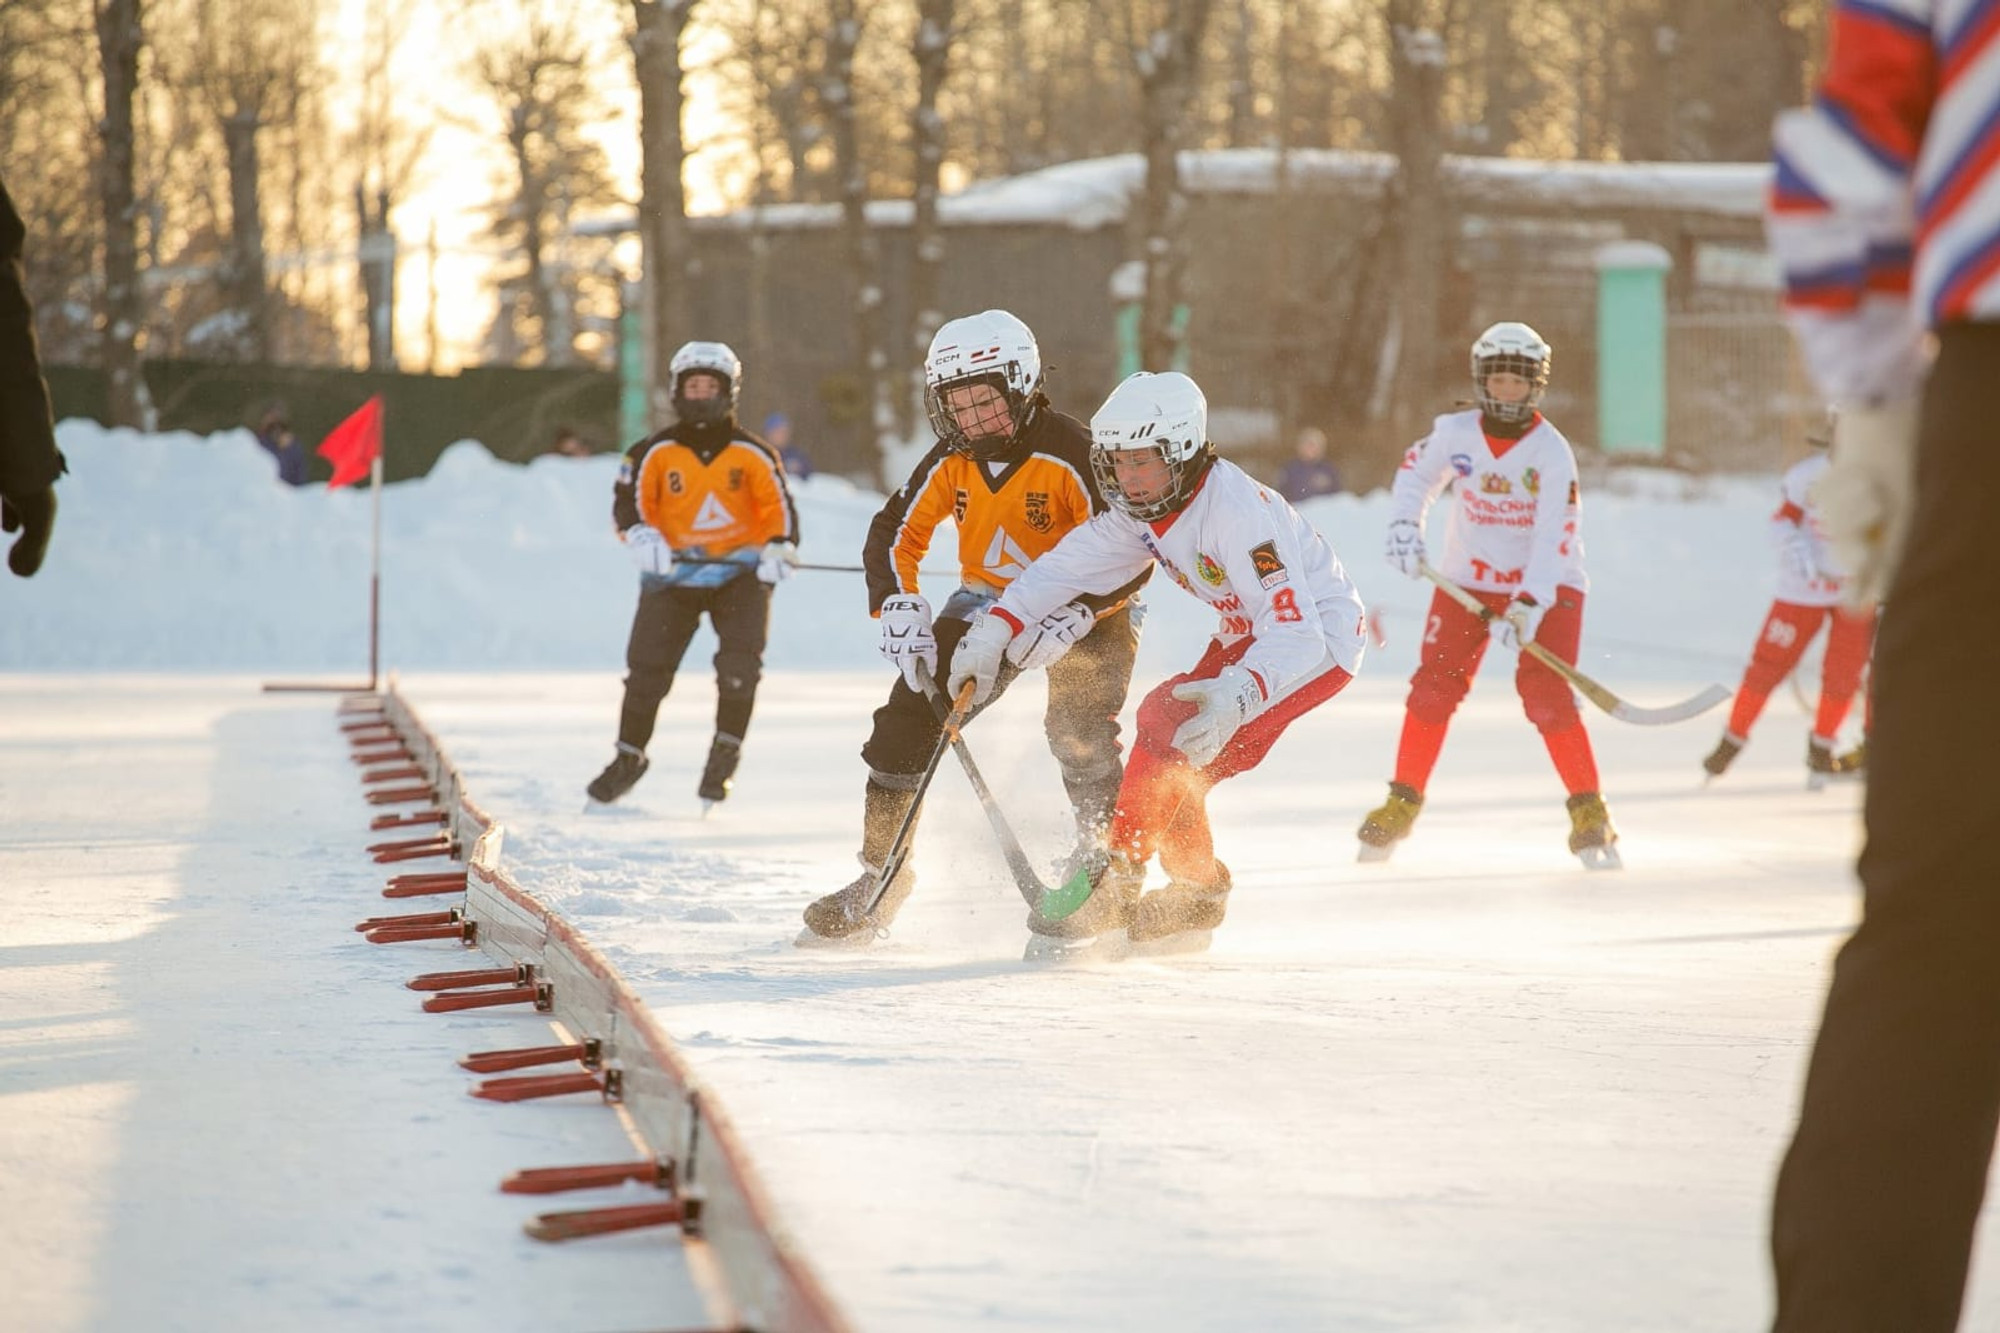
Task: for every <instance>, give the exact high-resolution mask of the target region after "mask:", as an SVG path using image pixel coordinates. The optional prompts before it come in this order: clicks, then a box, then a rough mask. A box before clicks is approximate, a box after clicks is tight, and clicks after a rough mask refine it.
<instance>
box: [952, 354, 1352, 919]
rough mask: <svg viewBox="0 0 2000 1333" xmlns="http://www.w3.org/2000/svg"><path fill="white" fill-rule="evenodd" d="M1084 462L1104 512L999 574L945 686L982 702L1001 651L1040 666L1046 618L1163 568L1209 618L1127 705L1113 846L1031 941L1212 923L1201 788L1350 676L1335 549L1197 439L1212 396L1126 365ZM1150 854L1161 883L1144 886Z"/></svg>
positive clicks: (1217, 875) (1224, 875)
mask: <svg viewBox="0 0 2000 1333" xmlns="http://www.w3.org/2000/svg"><path fill="white" fill-rule="evenodd" d="M1090 433H1091V446H1090V458H1091V466H1092V468H1093V470H1094V471H1095V472H1096V474H1097V479H1098V484H1099V486H1100V488H1101V489H1102V490H1103V492H1104V496H1105V499H1106V500H1107V501H1108V502H1109V503H1110V505H1111V509H1110V511H1109V512H1107V513H1103V514H1099V515H1098V516H1097V517H1095V518H1093V519H1091V520H1090V521H1089V522H1088V523H1085V524H1083V525H1082V526H1080V527H1077V528H1075V529H1073V530H1072V531H1071V532H1070V533H1069V534H1068V535H1067V536H1065V537H1064V538H1063V539H1062V541H1061V542H1059V543H1058V544H1057V545H1056V547H1055V548H1054V549H1053V550H1051V551H1049V552H1048V553H1047V554H1045V555H1043V556H1041V557H1040V558H1038V559H1037V560H1036V561H1035V562H1034V563H1033V564H1031V565H1029V566H1028V569H1027V572H1026V573H1024V574H1022V575H1021V576H1020V577H1019V578H1017V579H1015V580H1014V582H1013V583H1011V584H1009V585H1008V587H1007V590H1006V592H1004V593H1003V594H1001V596H1000V600H999V601H997V602H995V603H994V605H993V607H992V609H991V610H990V611H989V612H988V614H987V615H986V616H985V617H984V618H982V619H981V620H980V621H978V622H977V623H976V624H974V625H973V627H972V629H971V630H970V631H969V632H968V633H967V634H966V636H965V638H964V639H963V640H962V641H961V642H960V644H959V648H958V653H957V656H956V657H954V658H953V660H952V666H951V682H950V684H951V689H952V691H953V693H956V692H957V691H958V689H959V688H960V687H961V686H962V685H963V684H964V683H965V682H966V681H967V680H972V681H974V682H976V683H977V687H978V695H977V697H981V698H983V697H984V696H985V694H986V692H987V691H988V690H990V689H992V687H993V683H994V681H995V680H996V679H997V678H998V676H999V674H1000V668H1001V662H1002V659H1003V657H1004V658H1005V659H1006V660H1008V661H1011V662H1013V663H1015V664H1016V665H1019V666H1023V667H1026V666H1036V665H1046V663H1047V662H1048V661H1051V660H1053V659H1054V657H1056V656H1059V655H1060V653H1061V651H1062V647H1063V645H1061V644H1060V643H1052V642H1050V640H1049V636H1048V635H1047V634H1046V633H1045V632H1044V631H1043V629H1042V627H1043V626H1045V625H1047V624H1049V623H1050V622H1049V621H1048V619H1047V617H1048V616H1049V613H1050V612H1052V611H1054V610H1055V609H1056V608H1058V607H1060V606H1062V605H1063V604H1065V603H1066V602H1069V601H1071V600H1072V599H1074V598H1075V597H1077V596H1078V595H1079V594H1087V593H1102V592H1109V591H1111V590H1113V589H1115V588H1119V587H1122V586H1124V585H1125V584H1126V583H1128V582H1130V581H1131V580H1132V579H1133V578H1134V577H1135V576H1137V575H1138V574H1140V573H1142V572H1143V571H1144V570H1145V569H1146V568H1147V567H1148V566H1149V565H1152V564H1158V565H1159V567H1160V568H1161V569H1162V570H1164V571H1165V572H1166V574H1167V575H1168V577H1170V578H1172V579H1173V581H1174V582H1175V583H1178V584H1179V585H1180V586H1181V587H1182V588H1184V589H1186V590H1187V591H1188V592H1189V593H1191V594H1193V595H1194V596H1195V597H1197V598H1199V599H1200V600H1202V601H1204V602H1206V603H1208V604H1209V605H1210V606H1212V607H1213V608H1215V613H1216V615H1217V617H1218V618H1219V620H1220V623H1219V624H1218V625H1217V627H1216V632H1215V635H1214V637H1213V638H1212V639H1210V640H1209V643H1208V646H1207V648H1206V649H1205V650H1204V651H1203V653H1202V655H1201V658H1200V660H1198V661H1197V662H1196V663H1195V664H1194V665H1193V666H1192V667H1190V668H1189V669H1188V670H1186V671H1184V672H1182V673H1180V674H1179V675H1176V676H1172V677H1169V678H1168V679H1167V680H1166V681H1164V682H1162V683H1161V684H1160V685H1158V686H1156V687H1155V688H1154V689H1153V690H1152V691H1151V692H1150V693H1149V694H1147V695H1146V697H1145V699H1144V701H1143V702H1141V704H1140V705H1139V710H1138V726H1137V733H1138V734H1137V735H1136V736H1135V737H1134V739H1133V742H1132V749H1131V754H1130V757H1129V759H1128V760H1127V761H1126V765H1125V777H1124V781H1123V782H1122V784H1121V785H1120V786H1119V789H1118V805H1117V812H1116V814H1114V815H1113V817H1112V823H1111V832H1110V837H1109V839H1108V852H1107V853H1106V855H1105V857H1104V858H1102V859H1101V860H1100V861H1099V863H1098V864H1097V865H1096V866H1094V867H1093V868H1092V871H1091V889H1092V891H1091V894H1090V896H1089V897H1088V898H1087V899H1085V900H1084V902H1083V904H1082V905H1081V906H1080V907H1079V908H1077V909H1076V910H1075V912H1074V914H1072V915H1068V916H1064V917H1062V918H1060V919H1054V918H1052V917H1050V916H1048V915H1045V914H1044V912H1043V910H1042V909H1039V908H1038V909H1037V910H1036V911H1035V912H1032V913H1031V914H1030V915H1029V918H1028V928H1029V929H1030V930H1032V931H1034V932H1035V933H1036V934H1037V935H1040V936H1054V937H1069V938H1078V937H1084V936H1092V935H1099V934H1102V933H1104V932H1106V931H1115V930H1117V929H1118V928H1119V927H1125V928H1127V930H1128V933H1129V936H1130V938H1131V940H1132V941H1133V942H1134V943H1146V942H1149V941H1155V940H1164V939H1166V938H1167V937H1169V936H1175V935H1180V934H1182V933H1183V932H1194V933H1196V934H1199V933H1200V932H1204V931H1208V930H1212V929H1214V928H1215V927H1216V926H1217V925H1219V924H1221V922H1222V917H1223V911H1224V907H1225V903H1226V899H1227V897H1228V895H1229V890H1230V877H1229V869H1228V867H1226V866H1225V865H1223V863H1222V862H1221V861H1219V860H1217V859H1216V857H1215V845H1214V841H1213V839H1212V837H1211V835H1210V831H1209V825H1208V811H1207V802H1206V798H1207V793H1208V789H1209V788H1210V787H1212V786H1214V785H1215V784H1216V783H1218V782H1220V781H1222V780H1223V779H1225V778H1230V777H1234V776H1236V775H1237V774H1238V773H1244V772H1248V771H1249V770H1250V769H1253V768H1255V767H1256V766H1257V765H1258V764H1259V763H1260V762H1262V761H1263V758H1264V756H1265V754H1267V753H1268V752H1269V751H1270V748H1271V746H1272V745H1273V744H1274V743H1275V742H1276V741H1277V739H1278V737H1279V736H1280V735H1281V734H1283V732H1284V730H1285V728H1286V727H1288V726H1289V725H1291V723H1292V722H1293V721H1294V720H1296V719H1297V718H1299V717H1300V716H1302V715H1303V714H1305V713H1306V712H1307V711H1308V710H1310V709H1312V708H1315V707H1317V706H1318V705H1320V704H1322V703H1324V702H1326V701H1327V700H1328V699H1331V698H1332V697H1333V696H1334V695H1336V694H1338V693H1339V692H1340V691H1341V689H1342V688H1343V687H1344V686H1346V684H1347V683H1348V681H1350V680H1352V679H1353V678H1354V673H1355V671H1356V670H1358V669H1359V668H1360V665H1361V652H1362V644H1363V627H1362V607H1361V597H1360V594H1358V593H1357V592H1356V591H1355V588H1354V584H1353V583H1352V582H1351V581H1349V579H1348V577H1347V574H1346V571H1344V570H1343V569H1342V568H1341V566H1340V561H1339V560H1338V559H1337V558H1336V557H1335V556H1334V553H1333V549H1332V548H1331V547H1330V546H1328V545H1327V542H1326V539H1325V538H1324V537H1322V536H1321V535H1320V534H1319V533H1318V532H1317V531H1316V530H1314V528H1313V526H1312V525H1311V524H1310V523H1308V522H1306V521H1305V520H1304V519H1303V518H1301V517H1300V516H1299V514H1298V512H1297V511H1296V510H1294V509H1293V508H1292V507H1291V506H1290V505H1289V504H1287V503H1286V502H1285V501H1284V499H1283V498H1282V497H1281V496H1279V495H1278V494H1277V493H1275V492H1273V491H1271V490H1268V489H1266V488H1265V487H1264V486H1262V485H1260V484H1259V483H1258V482H1256V481H1255V480H1253V479H1252V478H1251V477H1250V476H1249V475H1248V474H1247V473H1245V472H1244V471H1243V470H1242V469H1241V468H1239V467H1237V466H1236V465H1235V464H1233V463H1230V462H1227V461H1226V460H1223V459H1220V458H1217V457H1216V455H1215V448H1214V446H1213V445H1212V444H1210V443H1209V441H1208V402H1207V400H1206V399H1205V398H1204V397H1203V395H1202V392H1201V389H1200V388H1199V387H1198V386H1197V385H1196V384H1195V382H1194V381H1193V380H1191V379H1189V378H1188V377H1187V376H1185V375H1182V374H1178V373H1171V372H1170V373H1166V374H1158V375H1155V374H1147V373H1143V372H1142V373H1140V374H1137V375H1133V376H1132V377H1130V378H1129V379H1127V380H1126V381H1125V382H1124V383H1122V384H1120V385H1119V386H1118V387H1117V388H1116V389H1115V390H1113V391H1112V394H1111V396H1110V397H1109V398H1107V399H1105V401H1104V405H1103V406H1102V407H1100V408H1098V410H1097V414H1096V415H1095V416H1093V417H1092V418H1091V422H1090ZM1155 852H1158V854H1159V857H1160V867H1161V869H1162V870H1164V871H1165V872H1166V874H1167V877H1168V881H1169V882H1168V883H1167V885H1166V887H1164V888H1160V889H1155V890H1153V891H1152V892H1150V893H1147V894H1145V895H1144V896H1143V897H1142V896H1141V894H1140V890H1141V888H1142V887H1143V884H1144V880H1145V876H1146V863H1147V862H1148V860H1150V859H1151V857H1152V856H1153V854H1154V853H1155Z"/></svg>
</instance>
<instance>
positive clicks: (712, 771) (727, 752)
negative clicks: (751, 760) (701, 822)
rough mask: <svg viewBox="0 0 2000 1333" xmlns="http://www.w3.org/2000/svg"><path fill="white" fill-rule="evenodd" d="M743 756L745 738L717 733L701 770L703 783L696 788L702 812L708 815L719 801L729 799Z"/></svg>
mask: <svg viewBox="0 0 2000 1333" xmlns="http://www.w3.org/2000/svg"><path fill="white" fill-rule="evenodd" d="M742 758H743V738H742V737H741V736H725V735H724V734H723V733H721V732H719V731H718V732H716V733H715V740H714V741H713V742H711V743H710V745H709V747H708V763H707V764H705V765H704V766H703V767H702V770H701V785H700V786H699V787H696V788H695V795H697V796H699V797H701V813H702V814H703V815H704V816H706V815H707V814H708V812H709V810H710V809H711V808H712V807H713V806H714V805H715V803H716V802H717V801H726V800H728V799H729V789H730V786H731V783H730V779H731V778H733V777H735V776H736V765H737V764H738V763H739V762H741V760H742Z"/></svg>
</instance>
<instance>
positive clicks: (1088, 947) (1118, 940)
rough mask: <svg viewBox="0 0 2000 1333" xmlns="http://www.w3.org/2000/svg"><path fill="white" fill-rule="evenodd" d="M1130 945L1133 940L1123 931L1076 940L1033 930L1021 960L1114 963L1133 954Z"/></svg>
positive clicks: (1030, 961) (1033, 961)
mask: <svg viewBox="0 0 2000 1333" xmlns="http://www.w3.org/2000/svg"><path fill="white" fill-rule="evenodd" d="M1131 948H1132V942H1131V941H1130V940H1128V939H1127V938H1126V937H1125V932H1124V931H1122V930H1113V931H1106V932H1105V933H1104V934H1102V935H1083V936H1079V937H1077V938H1074V939H1072V938H1070V937H1068V936H1064V935H1036V934H1033V933H1030V934H1029V936H1028V946H1027V948H1025V949H1024V950H1022V951H1021V961H1022V962H1024V963H1044V964H1062V963H1111V962H1116V961H1117V960H1119V959H1120V958H1123V957H1124V956H1125V955H1126V954H1128V953H1130V952H1131Z"/></svg>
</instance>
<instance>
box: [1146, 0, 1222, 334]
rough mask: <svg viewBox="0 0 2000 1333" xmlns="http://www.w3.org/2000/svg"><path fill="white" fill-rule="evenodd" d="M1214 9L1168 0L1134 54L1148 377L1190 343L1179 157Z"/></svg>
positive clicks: (1199, 0) (1207, 1) (1202, 2)
mask: <svg viewBox="0 0 2000 1333" xmlns="http://www.w3.org/2000/svg"><path fill="white" fill-rule="evenodd" d="M1212 7H1213V5H1212V0H1167V4H1166V6H1165V8H1164V11H1163V12H1162V13H1161V14H1160V15H1159V17H1158V20H1157V21H1156V23H1155V24H1154V26H1153V27H1152V28H1151V29H1150V30H1149V31H1147V32H1145V33H1143V34H1142V35H1141V38H1140V40H1139V42H1138V43H1137V45H1136V47H1135V49H1134V51H1133V60H1134V63H1135V64H1136V65H1137V67H1138V72H1139V87H1140V92H1141V96H1142V98H1143V109H1142V111H1141V113H1140V140H1141V144H1142V147H1143V151H1144V153H1145V157H1146V184H1145V188H1144V190H1143V191H1142V192H1141V194H1140V197H1139V211H1138V215H1137V217H1136V219H1135V225H1134V228H1133V231H1134V235H1135V237H1136V239H1137V242H1138V247H1139V257H1140V259H1141V260H1142V261H1143V262H1144V264H1145V266H1146V297H1145V304H1144V306H1143V308H1142V310H1141V314H1140V318H1139V356H1140V361H1141V363H1142V364H1143V365H1144V366H1145V367H1146V368H1147V369H1149V370H1166V369H1169V368H1170V367H1172V366H1173V364H1174V363H1175V360H1176V359H1177V357H1178V354H1179V352H1180V349H1181V345H1182V343H1183V342H1184V341H1185V338H1186V330H1185V329H1184V328H1182V327H1181V322H1180V320H1179V319H1178V318H1177V308H1178V307H1179V305H1180V302H1181V276H1182V272H1183V270H1184V268H1185V267H1186V253H1185V247H1184V245H1183V243H1182V238H1181V229H1182V224H1183V222H1184V221H1185V214H1186V211H1187V201H1186V198H1185V197H1184V196H1183V194H1182V192H1181V179H1180V149H1181V145H1182V143H1183V142H1184V136H1185V135H1186V132H1187V120H1188V108H1189V106H1190V105H1191V104H1192V102H1193V99H1194V95H1195V87H1196V78H1197V76H1198V72H1199V71H1198V56H1199V53H1200V51H1201V43H1202V37H1203V35H1204V33H1205V32H1206V31H1207V29H1208V19H1209V13H1210V10H1211V9H1212Z"/></svg>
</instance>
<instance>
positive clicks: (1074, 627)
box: [1007, 602, 1097, 671]
mask: <svg viewBox="0 0 2000 1333" xmlns="http://www.w3.org/2000/svg"><path fill="white" fill-rule="evenodd" d="M1096 623H1097V616H1096V615H1095V614H1094V613H1093V612H1092V611H1091V609H1090V608H1089V607H1087V606H1085V605H1084V604H1083V603H1082V602H1070V603H1068V604H1067V605H1065V606H1059V607H1057V608H1056V609H1055V610H1053V611H1051V612H1049V613H1048V614H1047V615H1045V616H1043V617H1042V618H1041V619H1040V620H1038V621H1036V622H1035V623H1034V624H1032V625H1030V626H1028V627H1027V628H1026V629H1024V630H1022V631H1021V632H1020V633H1019V634H1017V635H1015V636H1014V641H1013V642H1012V643H1010V644H1008V645H1007V660H1008V661H1009V662H1012V663H1013V664H1014V665H1015V666H1017V667H1019V668H1021V670H1023V671H1033V670H1035V669H1036V668H1037V667H1045V666H1054V665H1055V664H1056V663H1057V662H1059V661H1061V660H1062V655H1063V654H1064V653H1066V652H1068V651H1069V650H1070V649H1071V648H1074V647H1075V646H1076V642H1077V640H1078V639H1081V638H1082V637H1083V636H1084V635H1086V634H1088V633H1090V629H1091V626H1093V625H1095V624H1096Z"/></svg>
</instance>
